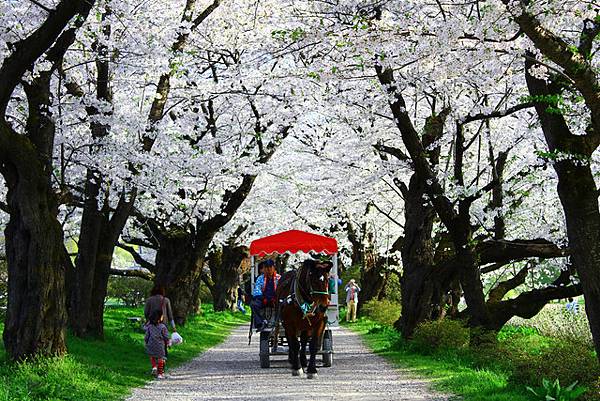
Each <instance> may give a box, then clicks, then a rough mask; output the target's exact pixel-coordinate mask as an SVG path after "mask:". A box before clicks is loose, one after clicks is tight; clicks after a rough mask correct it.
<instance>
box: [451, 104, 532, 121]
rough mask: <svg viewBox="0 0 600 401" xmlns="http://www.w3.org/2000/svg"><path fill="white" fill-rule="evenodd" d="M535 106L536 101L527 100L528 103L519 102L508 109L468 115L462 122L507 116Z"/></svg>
mask: <svg viewBox="0 0 600 401" xmlns="http://www.w3.org/2000/svg"><path fill="white" fill-rule="evenodd" d="M534 106H535V102H527V103H521V104H517V105H515V106H512V107H509V108H508V109H505V110H496V111H492V112H491V113H477V114H474V115H472V116H467V117H466V118H465V119H464V120H462V121H461V122H460V123H461V124H468V123H470V122H473V121H480V120H489V119H491V118H500V117H506V116H508V115H510V114H513V113H516V112H518V111H520V110H525V109H528V108H531V107H534Z"/></svg>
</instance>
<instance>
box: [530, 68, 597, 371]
mask: <svg viewBox="0 0 600 401" xmlns="http://www.w3.org/2000/svg"><path fill="white" fill-rule="evenodd" d="M532 64H533V62H532V61H531V60H530V59H527V60H526V62H525V68H526V70H527V71H528V70H529V68H530V67H531V66H532ZM526 80H527V86H528V88H529V92H530V94H531V95H532V96H547V97H549V96H548V95H558V96H561V95H562V90H561V85H560V84H559V83H557V82H554V80H551V82H550V83H547V82H545V81H543V80H538V79H536V78H534V77H533V76H531V75H530V74H526ZM535 109H536V112H537V114H538V117H539V118H540V122H541V125H542V130H543V132H544V137H545V139H546V142H547V144H548V149H549V150H550V152H556V153H562V154H566V155H572V157H569V158H566V159H563V160H555V161H554V163H553V165H554V169H555V171H556V174H557V175H558V196H559V198H560V202H561V204H562V207H563V209H564V212H565V220H566V223H567V237H568V238H569V248H570V249H571V261H572V263H573V266H574V267H575V269H576V270H577V273H578V275H579V279H580V281H581V285H582V287H583V294H584V297H585V311H586V314H587V316H588V320H589V324H590V329H591V332H592V337H593V340H594V347H595V348H596V354H597V356H598V358H599V360H600V269H598V266H600V211H599V209H598V189H597V188H596V182H595V180H594V176H593V173H592V171H591V167H590V165H589V161H591V158H592V155H593V153H594V152H595V151H596V149H597V147H598V145H597V140H596V138H593V137H592V138H590V136H591V135H592V134H590V133H588V134H587V135H574V134H573V133H572V132H571V130H570V128H569V126H568V124H567V122H566V120H565V118H564V117H563V116H562V114H559V113H551V112H548V105H547V104H545V103H538V104H536V106H535ZM594 118H597V116H594V115H592V122H593V121H594ZM592 129H594V128H592ZM594 135H597V134H594ZM578 158H582V159H583V160H577V159H578Z"/></svg>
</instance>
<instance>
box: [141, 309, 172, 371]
mask: <svg viewBox="0 0 600 401" xmlns="http://www.w3.org/2000/svg"><path fill="white" fill-rule="evenodd" d="M162 320H163V315H162V312H161V311H160V309H155V310H154V311H152V312H151V313H150V319H149V321H148V323H146V324H145V325H144V330H145V331H146V335H145V336H144V343H145V344H146V352H147V353H148V356H149V357H150V363H151V364H152V374H153V375H155V376H156V378H157V379H164V378H165V376H164V374H165V361H166V360H167V353H166V349H165V344H167V343H168V342H169V330H168V329H167V326H165V324H164V323H163V322H162Z"/></svg>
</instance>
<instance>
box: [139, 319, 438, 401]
mask: <svg viewBox="0 0 600 401" xmlns="http://www.w3.org/2000/svg"><path fill="white" fill-rule="evenodd" d="M247 336H248V326H242V327H240V328H238V329H236V330H234V332H233V333H232V334H231V336H230V337H229V338H228V339H227V340H226V341H225V342H224V343H222V344H221V345H218V346H216V347H214V348H212V349H210V350H208V351H206V352H205V353H203V354H202V355H200V356H198V357H197V358H195V359H193V360H192V361H190V362H189V363H187V364H186V365H184V366H181V367H179V368H177V369H173V370H171V371H169V372H168V377H167V378H166V379H165V380H154V381H152V382H151V383H149V384H148V385H146V386H145V387H143V388H138V389H135V390H134V392H133V395H132V397H131V398H129V400H132V401H133V400H139V401H151V400H157V401H158V400H187V401H191V400H263V401H264V400H295V401H298V400H311V401H312V400H344V401H346V400H377V401H386V400H405V401H417V400H419V401H421V400H427V401H447V397H446V396H443V395H440V394H435V393H434V392H432V391H431V390H429V389H428V384H427V382H426V381H424V380H421V379H415V378H413V377H411V375H410V373H409V372H408V371H406V372H403V371H402V370H397V369H394V368H393V367H392V366H391V365H390V364H389V363H388V362H386V361H385V360H384V359H383V358H382V357H380V356H378V355H375V354H373V353H371V352H370V351H369V350H368V349H367V348H366V347H365V346H364V345H363V343H362V341H361V339H360V337H359V336H358V335H357V334H355V333H353V332H352V331H350V330H347V329H344V328H340V329H339V330H335V331H334V333H333V342H334V351H335V354H334V358H333V366H332V367H331V368H321V367H319V365H320V363H318V364H317V369H319V377H318V378H317V379H314V380H308V379H306V377H303V378H299V377H292V375H291V370H290V369H289V366H288V363H287V358H286V357H284V356H276V357H272V360H271V368H270V369H261V368H260V365H259V359H258V335H255V336H253V337H252V345H250V346H248V338H247ZM173 352H177V351H176V350H174V351H173ZM320 360H321V356H320V355H318V356H317V361H320Z"/></svg>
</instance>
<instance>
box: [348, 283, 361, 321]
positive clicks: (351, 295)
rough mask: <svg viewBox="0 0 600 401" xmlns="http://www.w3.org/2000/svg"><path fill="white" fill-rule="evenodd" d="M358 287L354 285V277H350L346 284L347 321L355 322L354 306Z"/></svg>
mask: <svg viewBox="0 0 600 401" xmlns="http://www.w3.org/2000/svg"><path fill="white" fill-rule="evenodd" d="M359 292H360V287H359V286H358V285H356V282H355V281H354V279H351V280H350V281H349V282H348V284H347V285H346V306H347V307H348V310H347V312H346V321H347V322H350V321H352V322H356V308H357V306H358V293H359Z"/></svg>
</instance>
